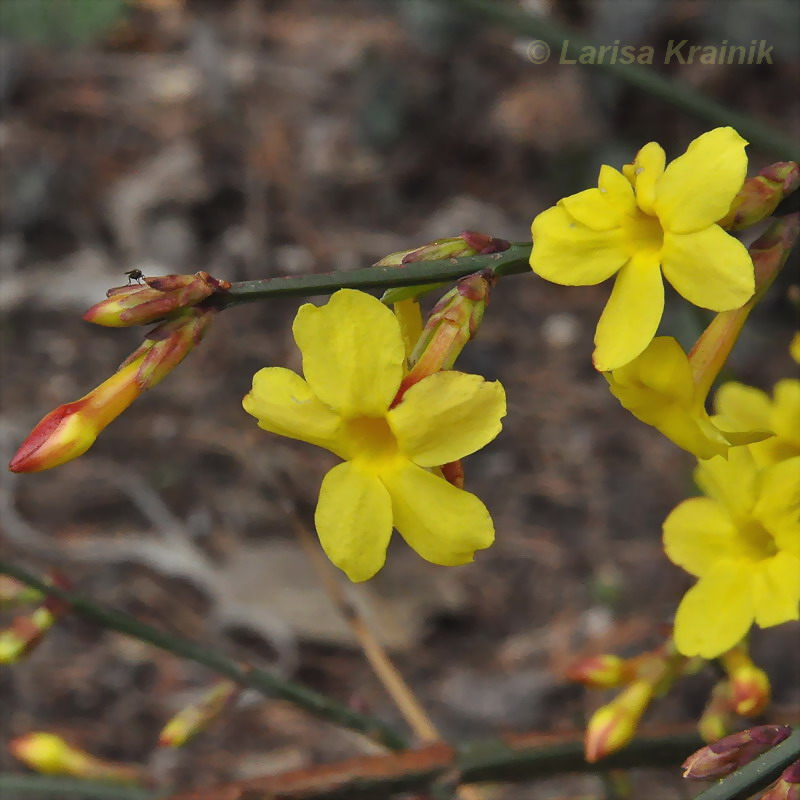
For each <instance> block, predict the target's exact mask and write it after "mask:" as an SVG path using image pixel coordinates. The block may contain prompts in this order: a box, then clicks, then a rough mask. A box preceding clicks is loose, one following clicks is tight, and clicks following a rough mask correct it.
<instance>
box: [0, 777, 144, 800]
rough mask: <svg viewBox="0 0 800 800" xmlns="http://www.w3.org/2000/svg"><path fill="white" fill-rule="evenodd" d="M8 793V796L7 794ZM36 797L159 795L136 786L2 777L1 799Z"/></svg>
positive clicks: (138, 799)
mask: <svg viewBox="0 0 800 800" xmlns="http://www.w3.org/2000/svg"><path fill="white" fill-rule="evenodd" d="M6 792H8V794H6ZM28 796H30V797H31V800H35V798H36V797H39V798H48V800H52V799H53V798H55V797H57V798H59V800H60V799H61V798H62V797H63V798H67V797H71V798H75V800H155V798H156V795H155V794H154V793H153V792H151V791H149V790H148V789H140V788H139V787H137V786H115V785H113V784H109V783H103V782H98V781H79V780H75V779H73V778H51V777H48V776H45V775H0V797H6V798H9V800H10V798H12V797H13V798H17V797H20V798H21V797H28Z"/></svg>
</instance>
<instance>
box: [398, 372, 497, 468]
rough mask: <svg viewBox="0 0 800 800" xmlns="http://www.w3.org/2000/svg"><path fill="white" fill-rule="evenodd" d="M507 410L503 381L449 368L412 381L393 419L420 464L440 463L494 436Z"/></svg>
mask: <svg viewBox="0 0 800 800" xmlns="http://www.w3.org/2000/svg"><path fill="white" fill-rule="evenodd" d="M505 414H506V395H505V391H504V390H503V387H502V386H501V385H500V384H499V383H498V382H496V381H495V382H492V383H490V382H488V381H485V380H484V379H483V378H482V377H481V376H480V375H467V374H465V373H463V372H450V371H448V372H437V373H436V374H434V375H430V376H429V377H427V378H424V379H423V380H421V381H420V382H419V383H417V384H415V385H414V386H412V387H411V388H410V389H409V390H408V391H407V392H406V393H405V395H404V396H403V400H402V401H401V402H400V403H399V404H398V405H397V406H395V408H393V409H392V410H391V411H390V412H389V414H388V420H389V425H390V426H391V428H392V431H393V432H394V435H395V436H396V437H397V443H398V445H399V446H400V450H401V452H403V453H404V454H405V455H406V456H408V458H410V459H411V460H412V461H413V462H414V463H415V464H419V465H420V466H421V467H435V466H438V465H440V464H447V463H449V462H450V461H455V460H457V459H459V458H463V457H464V456H468V455H469V454H470V453H474V452H475V451H476V450H480V448H481V447H483V446H484V445H485V444H488V443H489V442H491V441H492V439H494V437H495V436H497V434H498V433H500V428H501V427H502V426H501V424H500V420H501V419H502V418H503V417H504V416H505Z"/></svg>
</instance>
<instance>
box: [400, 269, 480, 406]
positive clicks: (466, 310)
mask: <svg viewBox="0 0 800 800" xmlns="http://www.w3.org/2000/svg"><path fill="white" fill-rule="evenodd" d="M494 281H495V279H494V276H493V275H492V274H491V272H489V271H488V270H483V271H482V272H476V273H475V274H474V275H468V276H467V277H465V278H462V279H461V280H460V281H458V283H457V284H456V285H455V287H454V288H453V289H451V290H450V291H449V292H448V293H447V294H446V295H444V297H442V299H441V300H440V301H439V302H438V303H437V304H436V305H435V306H434V308H433V311H432V312H431V315H430V317H429V318H428V321H427V323H426V324H425V328H424V329H423V331H422V335H421V336H420V337H419V340H418V341H417V344H416V346H415V347H414V350H413V352H412V353H411V356H410V358H409V362H410V364H411V365H412V366H411V369H410V370H409V372H408V374H407V375H406V376H405V378H403V381H402V383H401V384H400V390H399V391H398V393H397V395H396V396H395V399H394V403H395V404H397V403H399V402H400V400H401V398H402V397H403V394H405V392H406V391H408V389H410V388H411V387H412V386H413V385H414V384H415V383H418V382H419V381H421V380H422V379H423V378H427V377H428V376H429V375H433V374H434V373H436V372H439V371H441V370H443V369H450V368H451V367H452V366H453V364H454V363H455V360H456V358H458V356H459V354H460V353H461V351H462V350H463V349H464V346H465V345H466V344H467V342H468V341H469V340H470V339H471V338H472V337H473V336H474V335H475V333H476V332H477V330H478V327H479V326H480V324H481V320H482V319H483V314H484V311H485V310H486V306H487V305H488V303H489V293H490V291H491V288H492V286H493V285H494Z"/></svg>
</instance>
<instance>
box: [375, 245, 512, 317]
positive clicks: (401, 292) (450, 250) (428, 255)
mask: <svg viewBox="0 0 800 800" xmlns="http://www.w3.org/2000/svg"><path fill="white" fill-rule="evenodd" d="M509 246H510V245H509V243H508V242H507V241H506V240H505V239H496V238H494V237H493V236H488V235H487V234H485V233H476V232H475V231H463V232H462V233H460V234H459V235H458V236H454V237H452V238H449V239H436V241H434V242H430V243H429V244H424V245H422V247H415V248H413V249H412V250H401V251H400V252H398V253H390V254H389V255H388V256H384V257H383V258H382V259H381V260H380V261H377V262H376V263H375V264H374V266H376V267H402V266H403V265H404V264H413V263H414V262H416V261H440V260H442V259H445V258H463V257H464V256H476V255H487V254H489V253H501V252H502V251H503V250H508V248H509ZM442 286H447V284H446V283H429V284H423V285H421V286H398V287H395V288H393V289H388V290H387V291H386V292H385V293H384V295H383V297H382V298H381V302H383V303H386V304H387V305H389V304H391V303H398V302H400V301H401V300H408V299H411V298H415V297H418V296H419V295H421V294H425V293H426V292H430V291H433V290H434V289H440V288H441V287H442Z"/></svg>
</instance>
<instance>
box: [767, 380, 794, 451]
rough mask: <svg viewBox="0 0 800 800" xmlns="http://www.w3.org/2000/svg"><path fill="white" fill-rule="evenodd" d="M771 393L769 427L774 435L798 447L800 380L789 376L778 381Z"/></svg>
mask: <svg viewBox="0 0 800 800" xmlns="http://www.w3.org/2000/svg"><path fill="white" fill-rule="evenodd" d="M773 394H774V396H775V401H774V405H773V411H772V426H771V427H772V429H773V430H774V431H775V435H776V436H778V437H779V438H781V439H785V440H786V441H787V442H790V443H791V444H793V445H794V446H795V447H798V448H800V381H798V380H794V379H791V378H786V379H784V380H782V381H778V382H777V383H776V384H775V389H774V391H773ZM798 455H800V453H798Z"/></svg>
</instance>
